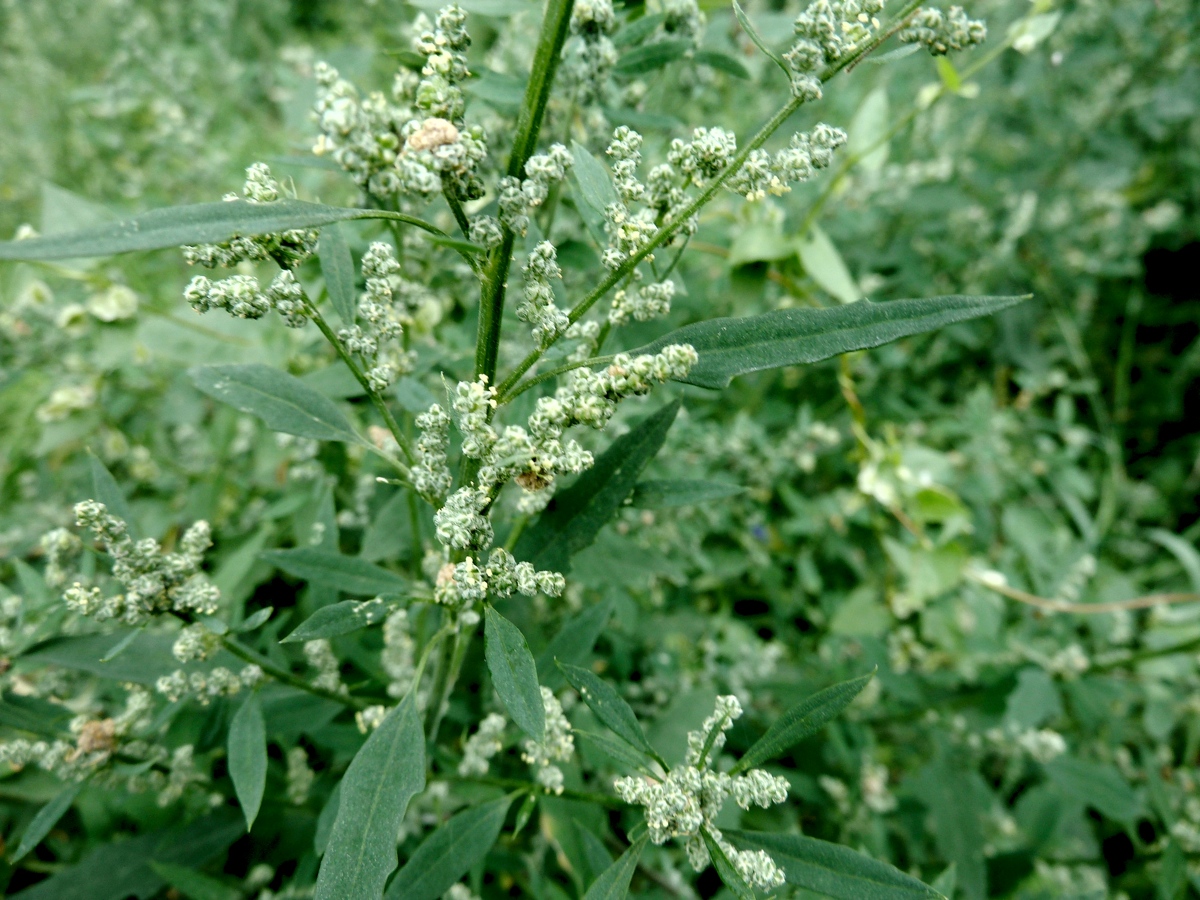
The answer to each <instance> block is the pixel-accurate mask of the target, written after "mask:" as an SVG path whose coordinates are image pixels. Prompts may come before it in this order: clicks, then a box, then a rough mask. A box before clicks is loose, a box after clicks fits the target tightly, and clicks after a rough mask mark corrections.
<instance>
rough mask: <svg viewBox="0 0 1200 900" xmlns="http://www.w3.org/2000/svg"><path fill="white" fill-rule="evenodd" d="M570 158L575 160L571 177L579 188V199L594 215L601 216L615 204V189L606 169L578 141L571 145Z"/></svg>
mask: <svg viewBox="0 0 1200 900" xmlns="http://www.w3.org/2000/svg"><path fill="white" fill-rule="evenodd" d="M571 156H572V157H574V159H575V164H574V165H573V166H571V175H572V177H573V178H574V179H575V183H576V184H577V185H578V186H579V197H580V199H581V200H582V201H583V202H584V203H586V204H587V205H588V206H589V207H591V209H592V210H593V211H594V212H595V213H597V214H598V215H603V214H604V210H605V208H607V207H608V205H609V204H610V203H616V202H617V189H616V188H615V187H613V183H612V177H611V176H610V175H609V174H608V169H606V168H605V166H604V163H602V162H601V161H600V160H598V159H597V158H596V157H595V156H594V155H593V154H592V152H591V151H590V150H588V148H587V147H585V146H583V145H582V144H581V143H579V141H573V142H572V143H571Z"/></svg>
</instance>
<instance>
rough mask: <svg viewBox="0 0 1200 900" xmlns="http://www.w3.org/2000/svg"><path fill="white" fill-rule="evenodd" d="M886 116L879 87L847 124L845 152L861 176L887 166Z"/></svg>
mask: <svg viewBox="0 0 1200 900" xmlns="http://www.w3.org/2000/svg"><path fill="white" fill-rule="evenodd" d="M888 116H889V112H888V94H887V85H886V84H881V85H880V86H879V87H877V88H875V90H873V91H871V93H869V94H867V96H866V97H865V98H864V99H863V102H862V103H861V104H859V107H858V112H856V113H855V114H854V119H853V120H852V121H851V123H850V129H849V131H850V140H849V143H848V144H847V147H846V150H847V152H848V153H849V154H850V155H851V156H853V157H855V158H857V159H858V162H857V163H856V165H857V166H858V167H859V169H861V170H863V171H865V172H871V173H878V172H879V171H880V170H881V169H882V168H883V167H884V165H885V164H886V163H887V158H888V140H887V136H888V128H889V122H888ZM854 299H856V300H857V299H858V298H857V297H855V298H854Z"/></svg>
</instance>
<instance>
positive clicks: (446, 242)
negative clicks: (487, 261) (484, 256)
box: [429, 234, 487, 256]
mask: <svg viewBox="0 0 1200 900" xmlns="http://www.w3.org/2000/svg"><path fill="white" fill-rule="evenodd" d="M429 243H431V244H436V245H437V246H439V247H447V248H449V249H450V250H457V251H458V252H459V253H465V254H467V255H469V256H478V255H479V254H480V253H487V247H480V246H479V245H478V244H472V243H471V242H470V241H464V240H463V239H462V238H456V237H451V236H450V235H448V234H446V235H442V234H434V235H430V236H429Z"/></svg>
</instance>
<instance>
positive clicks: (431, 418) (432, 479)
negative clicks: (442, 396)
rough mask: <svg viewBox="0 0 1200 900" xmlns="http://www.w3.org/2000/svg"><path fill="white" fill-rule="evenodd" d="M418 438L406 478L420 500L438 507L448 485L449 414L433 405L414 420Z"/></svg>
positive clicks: (435, 404) (449, 479)
mask: <svg viewBox="0 0 1200 900" xmlns="http://www.w3.org/2000/svg"><path fill="white" fill-rule="evenodd" d="M416 424H417V427H418V428H420V429H421V436H420V437H419V438H417V444H416V447H415V448H414V449H413V464H412V467H411V469H410V470H409V477H410V478H411V480H412V484H413V487H414V488H415V489H416V491H417V493H418V494H420V495H421V496H422V497H425V498H427V499H429V500H430V501H431V502H434V505H435V506H440V505H441V500H442V498H443V497H445V496H446V492H447V491H449V490H450V486H451V484H452V481H453V479H452V476H451V474H450V464H449V462H448V461H447V451H448V448H449V446H450V414H449V413H447V412H446V411H445V410H444V409H442V407H441V406H439V405H438V404H437V403H434V404H432V405H431V406H430V407H429V409H427V410H426V411H425V412H423V413H421V414H420V415H419V416H417V418H416Z"/></svg>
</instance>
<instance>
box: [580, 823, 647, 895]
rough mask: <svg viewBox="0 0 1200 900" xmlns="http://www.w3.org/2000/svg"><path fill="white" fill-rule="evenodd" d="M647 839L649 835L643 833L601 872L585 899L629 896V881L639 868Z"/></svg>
mask: <svg viewBox="0 0 1200 900" xmlns="http://www.w3.org/2000/svg"><path fill="white" fill-rule="evenodd" d="M647 840H649V835H646V834H643V835H642V836H641V837H640V838H638V839H637V840H636V841H635V842H634V843H633V844H632V845H630V847H629V849H628V850H626V851H625V852H624V853H622V854H621V855H620V856H619V857H618V858H617V860H616V861H615V862H613V864H612V865H611V866H609V867H608V868H607V869H605V870H604V871H603V872H601V873H600V875H599V876H598V877H597V878H596V880H595V881H593V882H592V886H591V887H590V888H588V889H587V893H586V894H584V895H583V900H625V898H626V897H628V896H629V882H630V881H631V880H632V879H633V870H634V869H636V868H637V864H638V860H639V859H640V858H641V856H642V851H643V850H644V849H646V841H647Z"/></svg>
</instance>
